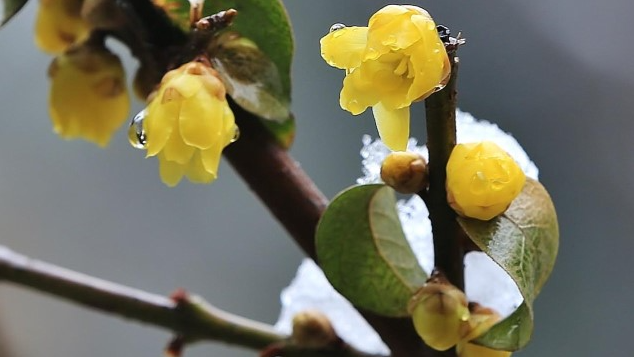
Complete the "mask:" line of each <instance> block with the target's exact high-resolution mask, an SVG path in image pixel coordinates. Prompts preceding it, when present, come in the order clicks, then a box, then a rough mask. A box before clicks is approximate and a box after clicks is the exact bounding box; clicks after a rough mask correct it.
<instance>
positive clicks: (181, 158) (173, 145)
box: [148, 125, 196, 165]
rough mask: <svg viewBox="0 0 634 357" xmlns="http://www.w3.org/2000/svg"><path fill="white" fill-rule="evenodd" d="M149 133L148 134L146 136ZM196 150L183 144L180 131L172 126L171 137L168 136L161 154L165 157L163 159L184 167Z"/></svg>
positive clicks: (176, 126) (175, 126)
mask: <svg viewBox="0 0 634 357" xmlns="http://www.w3.org/2000/svg"><path fill="white" fill-rule="evenodd" d="M149 135H150V133H148V136H149ZM195 150H196V148H194V147H193V146H189V145H187V144H185V142H184V141H183V138H182V137H181V133H180V129H179V128H178V125H174V129H173V131H172V135H170V137H169V139H168V140H167V142H166V143H165V146H164V147H163V150H162V151H161V153H162V154H163V155H164V156H165V158H166V159H167V160H169V161H175V162H177V163H179V164H181V165H185V164H187V163H188V162H189V160H191V157H192V155H194V151H195Z"/></svg>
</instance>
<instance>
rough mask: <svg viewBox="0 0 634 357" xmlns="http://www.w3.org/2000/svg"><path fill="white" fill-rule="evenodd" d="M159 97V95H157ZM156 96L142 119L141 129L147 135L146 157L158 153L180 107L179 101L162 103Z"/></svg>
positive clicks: (166, 138) (171, 128) (167, 137)
mask: <svg viewBox="0 0 634 357" xmlns="http://www.w3.org/2000/svg"><path fill="white" fill-rule="evenodd" d="M157 97H159V96H157ZM157 97H155V98H154V100H153V101H152V102H150V105H149V106H148V114H147V116H146V118H145V119H144V120H143V130H144V131H145V133H146V135H147V139H146V140H147V144H146V145H147V154H146V157H150V156H154V155H156V154H158V153H159V152H160V151H161V150H163V148H164V147H165V144H166V143H167V140H168V139H169V138H170V136H171V134H172V132H173V131H174V126H175V125H176V124H175V123H176V118H177V117H178V113H179V111H180V108H181V101H171V102H168V103H164V104H162V103H161V101H160V100H159V99H157Z"/></svg>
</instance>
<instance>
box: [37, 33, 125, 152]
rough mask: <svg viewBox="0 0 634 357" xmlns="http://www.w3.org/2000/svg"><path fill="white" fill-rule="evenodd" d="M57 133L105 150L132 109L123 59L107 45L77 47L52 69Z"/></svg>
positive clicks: (52, 108)
mask: <svg viewBox="0 0 634 357" xmlns="http://www.w3.org/2000/svg"><path fill="white" fill-rule="evenodd" d="M48 73H49V77H50V79H51V91H50V94H49V112H50V115H51V119H52V121H53V130H55V132H56V133H58V134H59V135H60V136H62V137H63V138H65V139H73V138H82V139H85V140H88V141H92V142H94V143H95V144H97V145H99V146H101V147H104V146H106V145H108V142H109V141H110V138H111V137H112V134H113V133H114V132H115V131H116V130H117V129H118V128H119V127H120V126H121V125H122V124H123V122H124V121H125V120H126V118H127V116H128V112H129V110H130V99H129V97H128V93H127V89H126V86H125V73H124V70H123V67H122V65H121V61H120V60H119V58H118V57H117V56H116V55H115V54H113V53H111V52H110V51H108V49H106V48H105V47H103V46H96V45H86V46H81V47H75V48H73V49H71V50H69V51H68V52H66V53H65V54H63V55H60V56H59V57H57V58H55V59H54V60H53V62H52V63H51V66H50V67H49V72H48Z"/></svg>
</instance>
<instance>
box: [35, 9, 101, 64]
mask: <svg viewBox="0 0 634 357" xmlns="http://www.w3.org/2000/svg"><path fill="white" fill-rule="evenodd" d="M82 3H83V0H40V7H39V8H38V11H37V19H36V22H35V44H37V46H38V47H39V48H40V49H42V51H44V52H48V53H52V54H58V53H62V52H64V51H66V50H67V49H68V48H69V47H70V46H72V45H74V44H76V43H80V42H82V41H84V40H85V39H86V38H87V37H88V35H89V34H90V26H89V25H88V23H87V22H86V21H85V20H84V19H82V18H81V6H82Z"/></svg>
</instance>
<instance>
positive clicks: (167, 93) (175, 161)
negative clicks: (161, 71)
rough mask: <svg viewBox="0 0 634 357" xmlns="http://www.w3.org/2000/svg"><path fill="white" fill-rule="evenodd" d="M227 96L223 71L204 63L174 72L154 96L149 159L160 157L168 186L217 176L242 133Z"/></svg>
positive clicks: (147, 123) (147, 130) (146, 125)
mask: <svg viewBox="0 0 634 357" xmlns="http://www.w3.org/2000/svg"><path fill="white" fill-rule="evenodd" d="M225 95H226V92H225V86H224V85H223V83H222V82H221V81H220V79H219V77H218V73H217V72H216V71H215V70H214V69H212V68H211V67H209V66H208V65H206V64H203V63H201V62H190V63H187V64H184V65H182V66H181V67H180V68H177V69H175V70H172V71H170V72H168V73H167V74H166V75H165V76H164V77H163V79H162V81H161V84H160V86H159V89H158V90H157V92H155V93H154V94H153V95H150V97H151V99H150V103H149V105H148V108H147V116H146V117H145V119H144V120H143V131H144V134H145V136H146V148H147V157H150V156H158V159H159V172H160V174H161V179H162V180H163V182H164V183H165V184H166V185H168V186H176V184H178V182H179V181H180V180H181V178H182V177H183V176H187V178H188V179H189V180H190V181H192V182H196V183H210V182H212V181H213V180H215V179H216V172H217V171H218V165H219V164H220V155H221V154H222V149H224V148H225V147H226V146H227V145H229V144H230V143H231V142H233V141H235V139H236V135H237V133H238V127H237V126H236V124H235V119H234V116H233V112H232V111H231V109H230V108H229V104H228V103H227V99H226V97H225Z"/></svg>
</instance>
